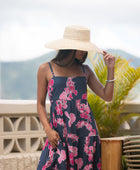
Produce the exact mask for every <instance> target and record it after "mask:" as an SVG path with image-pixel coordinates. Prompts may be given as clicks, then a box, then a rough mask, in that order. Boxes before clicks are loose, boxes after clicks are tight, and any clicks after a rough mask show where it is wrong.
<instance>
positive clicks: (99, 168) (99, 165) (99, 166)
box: [97, 162, 101, 170]
mask: <svg viewBox="0 0 140 170" xmlns="http://www.w3.org/2000/svg"><path fill="white" fill-rule="evenodd" d="M97 168H98V170H101V162H99V163H98V164H97Z"/></svg>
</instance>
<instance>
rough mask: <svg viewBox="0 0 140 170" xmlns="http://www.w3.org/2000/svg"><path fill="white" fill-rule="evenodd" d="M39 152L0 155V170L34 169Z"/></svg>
mask: <svg viewBox="0 0 140 170" xmlns="http://www.w3.org/2000/svg"><path fill="white" fill-rule="evenodd" d="M40 155H41V151H40V152H34V153H13V154H8V155H0V170H8V169H10V170H36V169H37V165H38V161H39V158H40Z"/></svg>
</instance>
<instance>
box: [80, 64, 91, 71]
mask: <svg viewBox="0 0 140 170" xmlns="http://www.w3.org/2000/svg"><path fill="white" fill-rule="evenodd" d="M82 66H83V67H84V69H85V71H86V72H89V71H90V70H91V69H90V67H89V65H88V64H82Z"/></svg>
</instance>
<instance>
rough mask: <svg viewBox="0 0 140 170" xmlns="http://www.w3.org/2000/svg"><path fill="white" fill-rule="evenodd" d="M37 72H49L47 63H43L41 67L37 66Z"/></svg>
mask: <svg viewBox="0 0 140 170" xmlns="http://www.w3.org/2000/svg"><path fill="white" fill-rule="evenodd" d="M38 70H40V71H45V70H46V71H47V70H49V62H45V63H42V64H41V65H39V67H38Z"/></svg>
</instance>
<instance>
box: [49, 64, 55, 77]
mask: <svg viewBox="0 0 140 170" xmlns="http://www.w3.org/2000/svg"><path fill="white" fill-rule="evenodd" d="M49 66H50V69H51V72H52V75H53V76H54V72H53V69H52V66H51V63H50V62H49Z"/></svg>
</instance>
